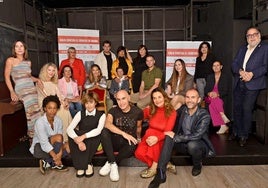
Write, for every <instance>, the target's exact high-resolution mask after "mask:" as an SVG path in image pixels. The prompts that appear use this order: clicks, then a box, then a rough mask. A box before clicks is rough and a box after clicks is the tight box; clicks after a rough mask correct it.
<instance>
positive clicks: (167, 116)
mask: <svg viewBox="0 0 268 188" xmlns="http://www.w3.org/2000/svg"><path fill="white" fill-rule="evenodd" d="M151 101H152V102H151V103H150V106H149V107H147V108H145V109H144V110H143V113H144V118H145V119H148V120H149V128H148V129H147V130H146V133H145V135H144V136H143V138H142V140H141V142H140V143H139V145H138V148H137V150H136V152H135V156H136V158H137V159H139V160H141V161H142V162H144V163H146V164H147V165H148V167H149V168H148V169H145V170H143V171H142V172H141V174H140V175H141V177H142V178H150V177H152V176H154V175H155V174H156V168H157V162H158V158H159V155H160V152H161V149H162V146H163V143H164V138H165V134H164V132H166V131H171V130H172V129H173V127H174V123H175V120H176V115H177V114H176V111H175V110H174V108H173V106H172V105H171V103H170V99H169V98H168V96H167V94H166V93H165V91H164V90H163V89H162V88H156V89H154V90H153V91H152V94H151Z"/></svg>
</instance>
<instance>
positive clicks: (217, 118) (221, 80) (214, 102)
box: [205, 61, 230, 134]
mask: <svg viewBox="0 0 268 188" xmlns="http://www.w3.org/2000/svg"><path fill="white" fill-rule="evenodd" d="M222 68H223V65H222V63H221V62H220V61H215V62H214V63H213V64H212V69H213V71H214V74H210V75H208V77H207V79H206V87H205V95H206V96H205V101H206V103H207V104H208V108H209V113H210V116H211V119H212V124H213V126H214V127H219V126H220V129H219V130H218V131H217V134H224V133H227V132H228V129H229V127H228V126H227V125H226V124H227V123H229V122H230V120H229V119H228V118H227V117H226V115H225V113H224V104H226V101H227V97H228V93H229V91H228V90H229V89H228V88H229V86H228V80H227V75H226V74H224V73H223V72H222Z"/></svg>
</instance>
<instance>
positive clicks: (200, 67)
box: [194, 54, 216, 82]
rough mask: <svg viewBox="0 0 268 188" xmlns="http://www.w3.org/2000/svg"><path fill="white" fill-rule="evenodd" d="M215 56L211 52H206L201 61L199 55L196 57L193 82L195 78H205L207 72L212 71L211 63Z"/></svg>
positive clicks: (210, 72)
mask: <svg viewBox="0 0 268 188" xmlns="http://www.w3.org/2000/svg"><path fill="white" fill-rule="evenodd" d="M215 60H216V59H215V57H214V56H213V55H212V54H208V55H207V58H206V59H205V60H204V61H202V59H201V57H197V58H196V64H195V73H194V82H196V79H197V78H205V79H206V78H207V76H208V75H209V74H212V73H213V70H212V65H213V63H214V61H215Z"/></svg>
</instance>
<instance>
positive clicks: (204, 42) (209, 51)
mask: <svg viewBox="0 0 268 188" xmlns="http://www.w3.org/2000/svg"><path fill="white" fill-rule="evenodd" d="M203 44H205V45H206V46H207V47H208V54H210V53H211V46H210V44H209V42H207V41H203V42H201V44H200V45H199V48H198V56H199V57H201V56H202V52H201V48H202V46H203Z"/></svg>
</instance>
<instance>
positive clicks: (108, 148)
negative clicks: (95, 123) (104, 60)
mask: <svg viewBox="0 0 268 188" xmlns="http://www.w3.org/2000/svg"><path fill="white" fill-rule="evenodd" d="M115 98H116V101H117V104H118V106H117V107H114V108H112V109H110V110H109V112H108V115H107V118H106V122H105V128H104V129H103V130H102V133H101V143H102V146H103V149H104V151H105V153H106V155H107V158H108V161H107V162H106V163H105V165H104V166H103V167H102V168H101V169H100V171H99V174H100V175H101V176H106V175H108V174H110V179H111V181H118V180H119V173H118V166H117V164H119V163H120V161H121V160H122V159H125V158H128V157H131V156H133V153H134V151H135V149H136V145H137V144H138V142H139V141H140V139H141V128H142V127H141V125H142V120H143V112H142V110H141V109H140V108H138V107H136V106H134V105H131V104H130V102H129V100H130V96H129V94H128V93H127V92H126V91H125V90H120V91H118V92H117V93H116V97H115ZM114 152H118V155H117V156H116V157H115V155H114Z"/></svg>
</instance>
